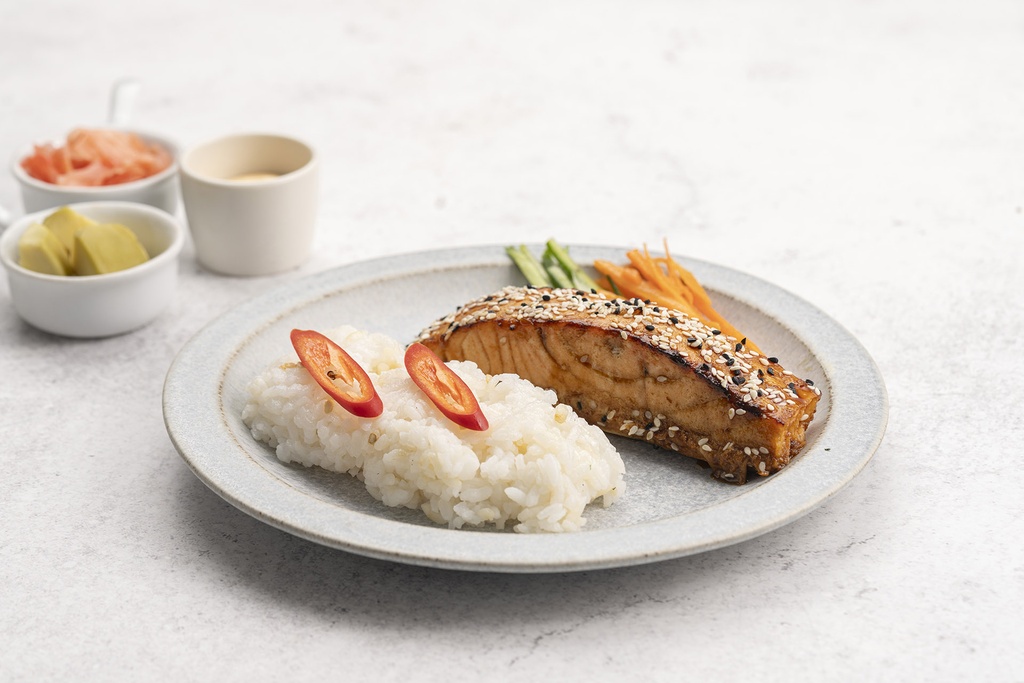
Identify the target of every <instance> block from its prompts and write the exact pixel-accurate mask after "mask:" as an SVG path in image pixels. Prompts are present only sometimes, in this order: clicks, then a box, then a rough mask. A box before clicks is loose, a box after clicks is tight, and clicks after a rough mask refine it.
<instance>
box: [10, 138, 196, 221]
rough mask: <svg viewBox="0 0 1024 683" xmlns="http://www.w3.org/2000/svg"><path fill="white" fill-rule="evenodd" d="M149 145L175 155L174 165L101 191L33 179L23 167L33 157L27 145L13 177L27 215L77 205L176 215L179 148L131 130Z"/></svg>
mask: <svg viewBox="0 0 1024 683" xmlns="http://www.w3.org/2000/svg"><path fill="white" fill-rule="evenodd" d="M118 130H125V131H127V132H130V133H135V134H136V135H138V136H139V137H140V138H142V140H143V141H145V142H146V143H148V144H151V145H152V144H156V145H160V146H161V147H163V148H164V149H166V150H167V151H168V152H169V153H170V155H171V165H170V166H168V167H167V168H165V169H164V170H162V171H160V172H159V173H157V174H155V175H151V176H149V177H148V178H142V179H141V180H133V181H131V182H128V183H120V184H118V185H101V186H99V187H74V186H67V185H54V184H53V183H47V182H45V181H42V180H38V179H36V178H33V177H32V176H30V175H29V174H28V173H26V172H25V169H23V168H22V167H21V160H22V159H24V158H25V157H27V156H29V155H30V154H32V150H33V145H25V146H24V147H23V148H21V149H20V150H18V152H17V153H16V154H15V155H14V158H13V159H11V174H12V175H13V176H14V179H15V180H17V181H18V185H19V186H20V187H21V203H22V205H23V206H24V207H25V212H26V213H33V212H35V211H42V210H43V209H56V208H58V207H61V206H67V205H68V204H74V203H76V202H94V201H124V202H137V203H139V204H149V205H150V206H155V207H156V208H158V209H161V210H163V211H166V212H167V213H169V214H171V215H174V214H175V213H176V212H177V210H178V196H179V189H178V156H179V152H178V147H177V145H175V144H174V143H173V142H171V141H170V140H168V139H167V138H164V137H160V136H158V135H153V134H151V133H145V132H143V131H138V130H131V129H118ZM50 142H51V144H53V145H63V144H65V141H64V140H52V141H50Z"/></svg>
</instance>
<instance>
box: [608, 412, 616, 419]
mask: <svg viewBox="0 0 1024 683" xmlns="http://www.w3.org/2000/svg"><path fill="white" fill-rule="evenodd" d="M613 417H615V411H614V410H613V411H612V412H610V413H608V419H609V420H610V419H612V418H613Z"/></svg>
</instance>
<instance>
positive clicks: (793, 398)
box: [418, 287, 821, 484]
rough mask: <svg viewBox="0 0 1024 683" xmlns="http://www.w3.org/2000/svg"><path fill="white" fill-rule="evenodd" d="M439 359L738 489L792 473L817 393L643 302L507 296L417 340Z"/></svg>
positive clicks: (509, 292) (528, 292)
mask: <svg viewBox="0 0 1024 683" xmlns="http://www.w3.org/2000/svg"><path fill="white" fill-rule="evenodd" d="M418 341H420V342H422V343H424V344H425V345H426V346H428V347H430V348H431V349H432V350H433V351H434V352H436V353H437V354H438V355H439V356H440V357H441V358H443V359H444V360H471V361H474V362H475V363H476V364H477V365H479V366H480V368H481V369H482V370H483V371H484V372H486V373H488V374H499V373H503V372H512V373H515V374H517V375H519V376H520V377H524V378H526V379H528V380H530V381H531V382H533V383H534V384H536V385H538V386H541V387H545V388H548V389H553V390H554V391H555V393H556V394H557V395H558V399H559V400H560V401H561V402H562V403H566V404H568V405H570V406H572V407H573V408H574V409H575V410H576V412H577V413H579V415H580V416H581V417H583V418H584V419H586V420H587V421H588V422H591V423H593V424H595V425H598V426H599V427H601V428H602V429H604V430H605V431H607V432H610V433H612V434H619V435H622V436H626V437H630V438H634V439H640V440H642V441H645V442H647V443H651V444H653V445H655V446H659V447H661V448H666V449H670V450H673V451H677V452H679V453H682V454H684V455H687V456H689V457H691V458H696V459H698V460H702V461H704V462H706V463H708V464H709V465H710V466H711V472H712V474H713V476H715V477H716V478H719V479H721V480H723V481H727V482H731V483H737V484H739V483H743V482H745V481H746V479H747V473H748V471H751V470H752V471H754V472H756V473H757V474H759V475H761V476H767V475H768V474H771V473H773V472H777V471H778V470H780V469H782V468H783V467H785V466H786V465H787V464H788V463H789V462H790V460H791V459H792V457H793V456H794V455H796V454H797V453H798V452H799V451H800V449H801V448H802V447H803V446H804V444H805V442H806V429H807V426H808V424H810V421H811V420H812V419H813V417H814V411H815V408H816V407H817V403H818V399H819V397H820V396H821V392H820V391H819V390H818V389H816V388H815V387H814V386H813V385H812V384H810V383H809V382H808V381H805V380H802V379H798V378H797V377H795V376H794V375H792V373H790V372H789V371H787V370H785V369H784V368H783V367H782V366H781V365H779V364H778V361H777V359H775V358H769V357H766V356H764V355H762V354H760V353H758V352H756V351H754V350H752V349H749V348H747V346H746V344H745V341H746V340H738V339H734V338H732V337H730V336H727V335H725V334H723V333H721V332H720V331H719V330H715V329H712V328H710V327H707V326H706V325H704V324H703V323H702V322H700V321H698V320H695V319H693V318H689V317H687V316H685V315H684V314H682V313H680V312H678V311H674V310H671V309H666V308H663V307H659V306H656V305H653V304H649V303H645V302H644V301H641V300H639V299H606V298H604V297H603V296H601V295H599V294H592V293H587V292H583V291H579V290H571V289H545V288H533V287H506V288H505V289H502V290H501V291H499V292H497V293H495V294H492V295H490V296H487V297H482V298H480V299H476V300H474V301H471V302H469V303H467V304H465V305H464V306H461V307H459V309H458V310H457V311H456V312H454V313H452V314H451V315H448V316H446V317H444V318H442V319H441V320H438V321H437V322H435V323H434V324H432V325H430V326H429V327H428V328H427V329H425V330H424V331H423V332H421V333H420V336H419V338H418Z"/></svg>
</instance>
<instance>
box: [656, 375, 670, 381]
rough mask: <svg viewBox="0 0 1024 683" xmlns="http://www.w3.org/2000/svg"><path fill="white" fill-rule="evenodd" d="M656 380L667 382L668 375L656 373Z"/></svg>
mask: <svg viewBox="0 0 1024 683" xmlns="http://www.w3.org/2000/svg"><path fill="white" fill-rule="evenodd" d="M658 381H659V382H667V381H668V377H666V376H665V375H658Z"/></svg>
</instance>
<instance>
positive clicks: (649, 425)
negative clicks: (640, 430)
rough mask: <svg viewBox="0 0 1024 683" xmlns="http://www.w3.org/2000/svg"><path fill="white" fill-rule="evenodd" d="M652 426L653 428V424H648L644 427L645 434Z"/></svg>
mask: <svg viewBox="0 0 1024 683" xmlns="http://www.w3.org/2000/svg"><path fill="white" fill-rule="evenodd" d="M653 426H654V423H653V422H648V423H647V425H646V426H645V427H644V431H645V432H646V431H647V430H648V429H650V428H651V427H653Z"/></svg>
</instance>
